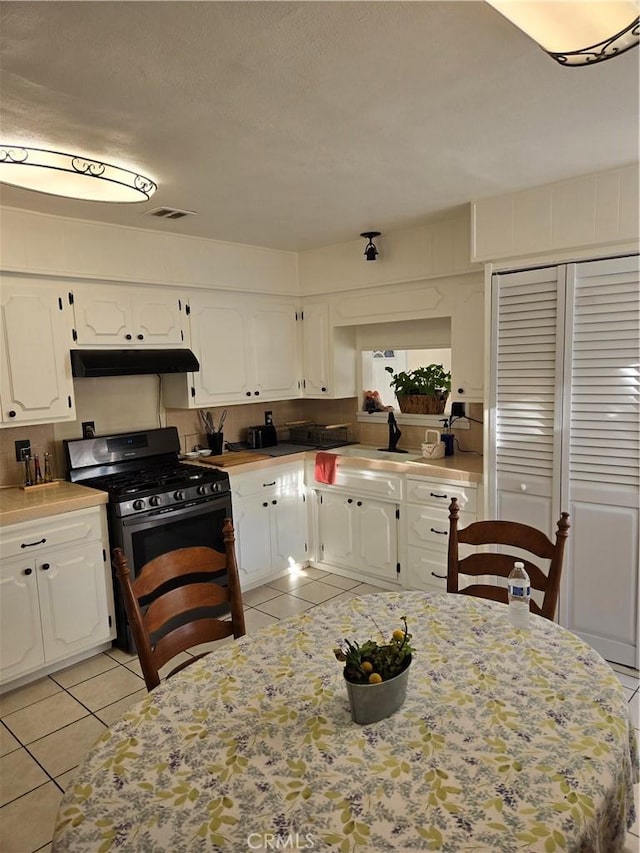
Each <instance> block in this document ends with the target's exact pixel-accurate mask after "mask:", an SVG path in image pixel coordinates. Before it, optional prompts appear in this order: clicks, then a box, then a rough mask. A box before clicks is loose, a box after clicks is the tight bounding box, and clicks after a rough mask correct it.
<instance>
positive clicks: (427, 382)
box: [385, 364, 451, 415]
mask: <svg viewBox="0 0 640 853" xmlns="http://www.w3.org/2000/svg"><path fill="white" fill-rule="evenodd" d="M385 370H386V371H387V373H390V374H391V375H392V377H393V378H392V380H391V382H390V383H389V385H390V386H391V387H392V388H393V390H394V391H395V394H396V397H397V400H398V405H399V406H400V411H401V412H403V413H404V414H410V415H441V414H442V413H443V412H444V407H445V405H446V402H447V397H448V396H449V393H450V392H451V373H450V372H449V371H446V370H445V369H444V367H443V366H442V365H441V364H429V365H427V366H426V367H417V368H416V369H415V370H400V371H399V372H398V373H394V372H393V368H392V367H385Z"/></svg>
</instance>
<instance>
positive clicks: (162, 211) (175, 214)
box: [143, 207, 198, 219]
mask: <svg viewBox="0 0 640 853" xmlns="http://www.w3.org/2000/svg"><path fill="white" fill-rule="evenodd" d="M197 215H198V214H197V212H196V211H195V210H179V209H178V208H177V207H156V208H154V209H153V210H147V211H145V213H144V214H143V216H157V217H158V218H159V219H182V218H183V217H184V216H197Z"/></svg>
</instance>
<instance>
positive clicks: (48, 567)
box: [40, 563, 51, 572]
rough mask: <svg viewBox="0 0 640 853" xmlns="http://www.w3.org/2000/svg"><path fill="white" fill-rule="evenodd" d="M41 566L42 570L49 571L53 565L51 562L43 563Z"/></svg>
mask: <svg viewBox="0 0 640 853" xmlns="http://www.w3.org/2000/svg"><path fill="white" fill-rule="evenodd" d="M40 568H41V569H42V571H43V572H48V571H49V569H50V568H51V565H50V564H49V563H43V564H42V565H41V566H40Z"/></svg>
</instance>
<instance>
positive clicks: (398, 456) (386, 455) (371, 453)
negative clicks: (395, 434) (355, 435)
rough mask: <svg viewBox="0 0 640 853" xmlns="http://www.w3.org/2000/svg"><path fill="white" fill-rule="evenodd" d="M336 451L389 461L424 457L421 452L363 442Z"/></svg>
mask: <svg viewBox="0 0 640 853" xmlns="http://www.w3.org/2000/svg"><path fill="white" fill-rule="evenodd" d="M335 452H336V453H339V454H340V455H341V456H359V457H360V458H361V459H384V460H385V461H388V462H415V461H416V460H418V459H422V454H420V453H411V452H408V453H393V452H392V451H390V450H379V449H377V448H375V447H368V446H367V445H363V444H352V445H351V446H350V447H338V448H336V451H335Z"/></svg>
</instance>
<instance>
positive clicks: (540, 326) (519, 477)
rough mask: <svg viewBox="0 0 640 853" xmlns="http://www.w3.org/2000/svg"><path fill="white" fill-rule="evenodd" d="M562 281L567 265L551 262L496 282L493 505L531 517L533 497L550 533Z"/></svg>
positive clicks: (556, 510)
mask: <svg viewBox="0 0 640 853" xmlns="http://www.w3.org/2000/svg"><path fill="white" fill-rule="evenodd" d="M564 280H565V273H564V270H558V269H554V268H551V269H542V270H530V271H527V272H523V273H512V274H509V275H499V276H494V282H493V283H494V292H493V299H494V304H493V312H494V337H493V341H492V368H491V373H492V376H493V388H492V405H491V406H490V409H491V411H492V412H493V415H492V420H491V423H490V429H491V431H492V433H493V435H494V437H495V438H494V440H493V441H490V447H491V448H492V455H493V457H494V460H493V462H494V464H495V471H496V487H497V488H496V495H495V497H494V500H495V503H494V507H495V510H496V511H497V509H498V508H500V509H501V510H502V511H504V510H506V507H507V505H508V507H509V514H508V515H497V516H495V517H498V518H508V519H510V520H513V521H520V520H522V521H525V520H526V517H527V511H528V510H527V507H529V506H531V505H532V498H533V497H535V501H534V503H535V507H536V518H537V519H540V518H541V517H542V516H544V518H545V521H546V523H545V525H544V526H542V525H540V526H541V527H542V529H543V530H544V532H545V533H546V534H547V535H548V536H551V535H552V533H553V528H554V522H553V519H557V518H558V517H559V514H560V482H559V478H558V477H557V476H556V472H557V471H559V470H560V454H561V446H560V436H561V423H562V421H561V416H562V388H563V383H562V375H563V357H562V353H563V334H564ZM490 466H491V461H490ZM516 481H517V482H518V483H519V484H520V485H519V486H518V487H516V488H515V489H514V488H513V484H514V482H516ZM530 484H531V485H530ZM542 503H544V506H542V505H541V504H542ZM519 505H521V507H522V508H521V509H519ZM489 514H490V515H491V514H492V509H491V507H490V508H489ZM527 523H529V524H533V525H534V526H537V525H536V521H535V520H533V519H531V520H529V521H528V522H527Z"/></svg>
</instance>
